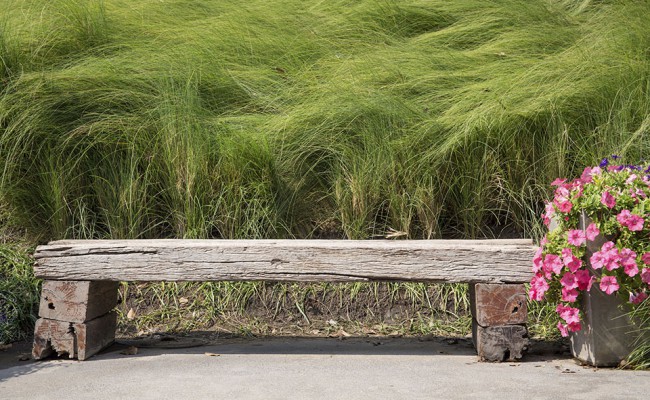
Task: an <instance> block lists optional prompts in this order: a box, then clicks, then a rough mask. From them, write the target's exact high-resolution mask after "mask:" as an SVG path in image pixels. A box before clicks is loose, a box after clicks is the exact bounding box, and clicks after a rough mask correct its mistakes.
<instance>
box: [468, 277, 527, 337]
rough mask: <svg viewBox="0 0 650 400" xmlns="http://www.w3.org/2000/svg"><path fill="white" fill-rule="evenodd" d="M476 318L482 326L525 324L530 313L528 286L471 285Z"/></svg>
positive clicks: (472, 305) (471, 298)
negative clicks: (527, 298)
mask: <svg viewBox="0 0 650 400" xmlns="http://www.w3.org/2000/svg"><path fill="white" fill-rule="evenodd" d="M469 293H470V304H471V310H472V316H473V317H474V320H475V321H476V322H477V323H478V324H479V325H481V326H483V327H487V326H499V325H517V324H525V323H526V318H527V315H528V310H527V306H526V288H525V287H524V285H522V284H496V285H495V284H486V283H477V284H474V285H470V292H469Z"/></svg>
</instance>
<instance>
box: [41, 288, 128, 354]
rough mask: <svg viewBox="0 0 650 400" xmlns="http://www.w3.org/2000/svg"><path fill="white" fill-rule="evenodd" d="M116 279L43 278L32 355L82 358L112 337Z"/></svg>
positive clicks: (95, 350)
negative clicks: (76, 279) (109, 280)
mask: <svg viewBox="0 0 650 400" xmlns="http://www.w3.org/2000/svg"><path fill="white" fill-rule="evenodd" d="M118 285H119V283H118V282H108V281H44V282H43V289H42V291H41V303H40V306H39V316H40V318H39V319H38V321H36V327H35V328H34V347H33V350H32V355H33V356H34V358H35V359H37V360H39V359H41V358H45V357H47V356H49V355H50V354H52V353H53V352H56V353H57V355H59V356H62V355H64V354H67V355H68V357H69V358H77V359H79V360H85V359H86V358H89V357H91V356H92V355H94V354H96V353H97V352H99V351H100V350H101V349H103V348H104V347H106V346H108V345H110V344H111V343H113V341H114V340H115V328H116V324H117V314H116V313H115V312H114V311H112V310H113V308H115V306H116V305H117V289H118Z"/></svg>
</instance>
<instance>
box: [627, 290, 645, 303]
mask: <svg viewBox="0 0 650 400" xmlns="http://www.w3.org/2000/svg"><path fill="white" fill-rule="evenodd" d="M647 298H648V295H647V294H646V293H645V292H639V293H631V292H630V303H632V304H641V303H643V300H645V299H647Z"/></svg>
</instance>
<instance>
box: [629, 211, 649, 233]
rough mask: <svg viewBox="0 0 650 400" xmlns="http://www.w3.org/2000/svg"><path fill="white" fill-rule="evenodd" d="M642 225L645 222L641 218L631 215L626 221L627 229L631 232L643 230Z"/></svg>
mask: <svg viewBox="0 0 650 400" xmlns="http://www.w3.org/2000/svg"><path fill="white" fill-rule="evenodd" d="M644 223H645V221H644V220H643V218H642V217H640V216H638V215H636V214H632V215H631V216H630V219H628V221H627V229H629V230H631V231H632V232H638V231H640V230H643V224H644Z"/></svg>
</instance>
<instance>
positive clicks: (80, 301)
mask: <svg viewBox="0 0 650 400" xmlns="http://www.w3.org/2000/svg"><path fill="white" fill-rule="evenodd" d="M118 285H119V283H118V282H111V281H50V280H46V281H44V282H43V288H42V290H41V303H40V306H39V310H38V314H39V316H41V317H42V318H48V319H54V320H58V321H67V322H85V321H89V320H91V319H94V318H97V317H99V316H101V315H104V314H106V313H107V312H109V311H110V310H112V309H113V308H114V307H115V306H116V305H117V287H118Z"/></svg>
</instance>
